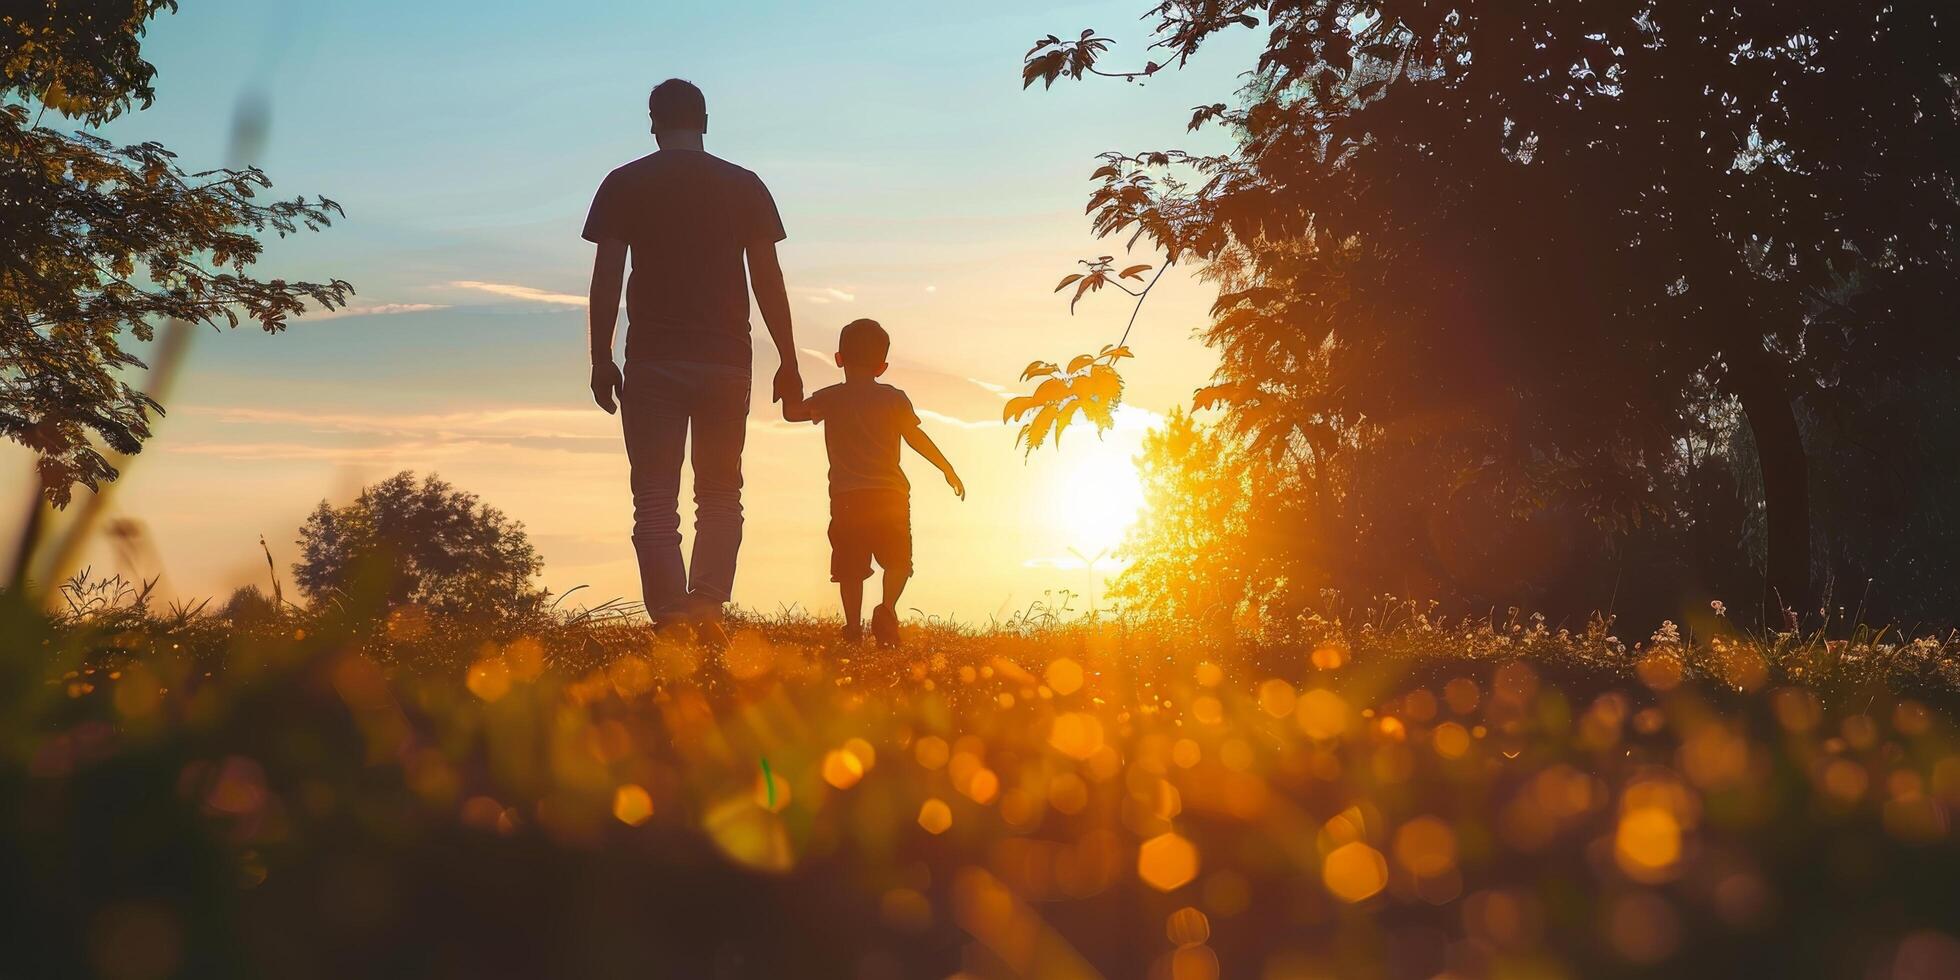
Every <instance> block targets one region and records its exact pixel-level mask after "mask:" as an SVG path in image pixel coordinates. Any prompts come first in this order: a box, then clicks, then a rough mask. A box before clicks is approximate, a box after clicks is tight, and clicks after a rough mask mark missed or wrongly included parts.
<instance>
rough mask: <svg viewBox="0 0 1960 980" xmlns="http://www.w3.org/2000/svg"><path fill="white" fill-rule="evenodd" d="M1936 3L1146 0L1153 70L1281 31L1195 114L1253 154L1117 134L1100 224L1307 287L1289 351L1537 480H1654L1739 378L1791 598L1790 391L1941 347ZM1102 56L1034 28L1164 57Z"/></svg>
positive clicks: (1048, 62) (1950, 61)
mask: <svg viewBox="0 0 1960 980" xmlns="http://www.w3.org/2000/svg"><path fill="white" fill-rule="evenodd" d="M1942 7H1943V5H1942V4H1939V3H1936V2H1931V0H1912V2H1902V3H1895V4H1889V5H1886V6H1885V7H1883V8H1879V9H1872V8H1869V7H1867V6H1864V5H1857V4H1843V5H1836V6H1829V5H1768V4H1746V5H1730V6H1704V5H1700V4H1695V3H1690V2H1686V0H1647V2H1640V3H1634V4H1627V5H1616V4H1605V5H1601V4H1529V5H1517V4H1502V3H1495V2H1478V0H1466V2H1460V3H1455V4H1448V5H1445V4H1437V3H1434V2H1433V0H1384V2H1379V3H1368V4H1363V3H1352V2H1340V0H1309V2H1252V0H1213V2H1202V3H1197V2H1182V0H1170V2H1165V3H1162V4H1159V5H1158V6H1157V7H1155V8H1153V10H1152V14H1154V15H1155V16H1156V17H1157V18H1158V22H1157V25H1156V28H1155V33H1156V42H1155V44H1154V45H1153V47H1158V48H1163V49H1166V50H1167V51H1168V52H1169V54H1170V56H1169V57H1167V58H1165V59H1164V62H1165V64H1167V65H1181V64H1183V63H1184V62H1185V61H1186V60H1188V59H1189V58H1190V57H1191V56H1192V55H1193V54H1194V53H1195V52H1196V51H1197V50H1198V48H1199V46H1200V45H1201V44H1202V43H1203V42H1204V41H1205V40H1206V39H1208V38H1210V37H1212V36H1214V35H1216V34H1217V33H1218V32H1220V31H1223V30H1227V29H1232V28H1235V27H1240V26H1245V27H1254V26H1258V25H1259V24H1260V23H1261V21H1262V19H1263V21H1264V23H1265V25H1266V26H1267V28H1268V30H1269V35H1268V40H1267V43H1266V45H1265V50H1264V51H1263V53H1262V54H1261V55H1260V57H1259V59H1258V62H1257V64H1256V65H1255V66H1254V68H1253V74H1252V78H1253V80H1252V82H1251V83H1250V84H1249V85H1248V86H1247V88H1246V90H1245V92H1244V97H1243V99H1242V100H1241V102H1240V104H1239V105H1237V106H1236V107H1230V106H1227V105H1226V104H1225V103H1218V104H1214V105H1210V106H1201V107H1199V108H1198V109H1197V110H1196V111H1195V113H1194V116H1193V119H1192V126H1193V128H1196V127H1198V126H1201V125H1204V124H1207V123H1222V124H1225V125H1227V126H1230V127H1231V128H1232V130H1233V132H1234V134H1235V136H1236V144H1237V145H1236V147H1235V148H1234V150H1233V151H1231V152H1229V153H1226V154H1221V155H1217V156H1211V157H1194V156H1189V155H1185V154H1180V153H1177V152H1175V151H1155V152H1149V153H1142V154H1112V155H1109V156H1107V157H1106V158H1105V165H1104V166H1103V167H1102V168H1101V169H1099V170H1098V171H1097V175H1096V178H1095V179H1096V180H1097V181H1098V182H1099V185H1098V187H1097V188H1096V191H1095V193H1094V195H1093V196H1092V198H1091V210H1093V211H1095V212H1096V217H1095V227H1096V229H1097V230H1098V231H1099V232H1101V233H1104V234H1123V233H1128V234H1131V235H1133V236H1136V237H1142V238H1148V239H1149V240H1150V241H1152V242H1153V243H1155V244H1156V245H1158V246H1159V247H1160V248H1163V249H1164V250H1165V251H1166V253H1167V255H1168V256H1169V258H1170V259H1171V260H1173V261H1175V260H1177V259H1179V258H1186V257H1188V258H1191V259H1197V260H1204V261H1208V262H1213V263H1216V262H1218V261H1220V260H1221V259H1223V260H1226V261H1227V262H1228V263H1231V264H1235V265H1236V266H1237V268H1238V269H1239V270H1240V271H1241V272H1242V274H1243V284H1244V285H1245V286H1246V289H1245V290H1242V291H1240V293H1239V295H1237V296H1231V295H1229V294H1228V297H1227V300H1228V301H1224V302H1222V303H1221V306H1222V307H1223V309H1222V310H1221V313H1223V314H1226V315H1230V314H1231V313H1232V312H1233V311H1234V310H1235V309H1237V308H1238V307H1241V306H1245V305H1248V304H1251V305H1259V304H1265V305H1266V307H1267V308H1269V309H1270V308H1271V307H1272V306H1273V304H1274V303H1276V302H1283V301H1288V300H1301V301H1304V302H1301V303H1299V304H1297V305H1300V306H1304V307H1308V308H1309V309H1308V311H1307V315H1306V316H1304V317H1301V318H1299V319H1297V320H1295V321H1294V322H1295V324H1296V326H1297V328H1298V329H1299V330H1300V332H1301V333H1302V336H1301V337H1300V338H1299V340H1298V341H1297V342H1296V343H1295V345H1294V346H1295V347H1297V348H1303V349H1316V345H1317V344H1328V345H1332V346H1333V347H1335V348H1340V347H1345V349H1346V350H1347V351H1348V352H1349V354H1350V355H1351V356H1350V357H1349V358H1348V361H1349V363H1350V365H1351V366H1362V368H1361V370H1359V371H1358V373H1357V374H1356V375H1354V377H1355V378H1357V379H1372V378H1379V377H1382V376H1384V375H1386V374H1387V373H1388V370H1387V367H1386V365H1388V364H1401V365H1405V366H1406V373H1405V376H1404V383H1403V384H1401V385H1399V386H1391V387H1389V388H1384V389H1372V388H1369V387H1368V386H1366V385H1357V384H1349V383H1347V381H1348V380H1349V379H1348V377H1345V376H1340V375H1336V379H1335V380H1336V382H1337V384H1336V385H1335V386H1334V387H1335V388H1336V389H1337V390H1339V391H1342V392H1345V393H1346V394H1347V395H1349V396H1352V397H1350V398H1348V399H1347V400H1348V402H1349V403H1350V404H1354V405H1359V406H1362V407H1363V409H1364V410H1363V411H1361V412H1359V413H1358V414H1357V416H1356V417H1359V418H1367V419H1372V420H1373V421H1374V422H1376V423H1379V424H1381V425H1383V426H1385V427H1387V428H1389V429H1395V428H1396V427H1397V426H1398V424H1399V423H1401V422H1403V421H1405V420H1408V419H1434V418H1437V417H1438V413H1439V412H1445V411H1446V412H1448V413H1449V414H1450V415H1452V416H1456V417H1459V418H1461V417H1468V418H1469V419H1471V420H1473V421H1472V425H1471V427H1470V430H1471V432H1472V434H1473V435H1474V436H1475V437H1476V438H1473V439H1472V440H1471V444H1472V445H1473V446H1474V444H1475V442H1476V441H1477V439H1478V438H1483V437H1485V436H1495V437H1496V439H1497V442H1496V443H1495V444H1494V445H1492V446H1491V447H1489V448H1490V449H1491V450H1494V452H1486V453H1482V454H1481V458H1486V459H1493V460H1496V461H1498V462H1499V463H1500V464H1501V471H1500V475H1502V476H1503V477H1504V479H1505V482H1509V483H1513V484H1517V485H1518V486H1519V487H1520V489H1521V490H1522V491H1523V492H1522V493H1521V494H1519V497H1520V499H1523V500H1526V501H1529V500H1530V499H1531V498H1533V497H1536V496H1542V494H1543V490H1544V488H1546V487H1552V488H1558V487H1560V486H1574V485H1576V486H1578V487H1579V488H1581V490H1582V491H1584V490H1586V488H1594V489H1596V488H1598V487H1601V486H1605V485H1607V484H1609V483H1611V482H1614V481H1620V482H1623V483H1625V484H1627V485H1629V486H1631V487H1633V488H1634V489H1635V490H1638V491H1643V492H1644V491H1645V490H1647V489H1649V488H1653V487H1655V486H1656V485H1657V483H1658V482H1659V481H1658V480H1657V479H1656V475H1657V474H1660V473H1663V472H1665V471H1667V470H1668V469H1670V468H1674V469H1678V468H1679V463H1678V460H1673V459H1670V457H1672V456H1675V455H1677V453H1678V449H1679V447H1680V446H1681V445H1682V444H1684V443H1685V442H1687V441H1690V440H1692V439H1695V438H1698V437H1699V434H1700V433H1702V432H1703V431H1704V430H1705V426H1706V421H1707V420H1706V417H1705V414H1698V413H1701V412H1702V411H1703V403H1702V402H1701V401H1700V400H1699V399H1697V398H1696V397H1694V394H1695V393H1696V392H1697V390H1698V389H1706V390H1708V391H1711V392H1712V393H1713V394H1714V395H1716V396H1718V397H1719V398H1725V399H1732V400H1734V401H1736V402H1738V403H1739V404H1740V407H1741V409H1742V412H1743V413H1744V418H1745V419H1746V422H1747V425H1748V428H1749V430H1750V432H1751V435H1752V437H1753V442H1754V444H1755V446H1756V448H1757V452H1758V456H1759V458H1760V461H1761V462H1760V475H1761V485H1762V488H1763V500H1764V504H1765V510H1766V512H1767V515H1768V520H1767V549H1766V564H1767V575H1766V580H1767V582H1766V584H1767V586H1768V588H1769V589H1770V591H1771V593H1772V594H1773V597H1774V598H1775V599H1777V600H1780V601H1781V602H1782V603H1783V604H1785V605H1794V606H1804V605H1805V604H1806V600H1807V599H1808V598H1809V596H1810V563H1811V546H1810V538H1811V532H1810V527H1809V522H1810V508H1809V501H1808V497H1809V492H1810V475H1809V473H1808V456H1807V454H1806V451H1805V446H1804V444H1803V439H1802V433H1801V429H1800V426H1799V424H1798V421H1797V418H1798V414H1797V408H1796V403H1797V402H1798V401H1799V400H1800V399H1805V398H1808V397H1809V396H1811V395H1813V394H1815V393H1816V392H1817V391H1818V390H1819V389H1821V388H1826V387H1829V386H1833V385H1856V384H1858V383H1860V382H1861V381H1863V380H1866V379H1869V378H1870V377H1872V376H1873V374H1874V373H1875V372H1876V371H1879V370H1882V369H1883V368H1882V367H1881V365H1886V364H1896V363H1897V362H1898V361H1899V360H1901V359H1907V360H1910V359H1927V358H1931V359H1934V360H1936V361H1938V362H1939V363H1941V364H1942V365H1943V366H1945V367H1949V368H1950V367H1951V365H1952V364H1953V363H1954V358H1955V351H1956V348H1955V341H1954V339H1953V337H1952V332H1951V331H1950V330H1945V331H1942V330H1940V329H1938V328H1936V327H1934V326H1933V325H1934V324H1936V323H1937V322H1939V320H1940V317H1939V316H1938V311H1940V310H1946V311H1947V312H1948V313H1949V314H1950V311H1951V309H1952V307H1953V293H1952V290H1953V288H1954V287H1953V275H1952V274H1953V260H1954V253H1955V248H1956V227H1960V192H1956V185H1955V181H1954V177H1953V169H1952V164H1951V159H1950V155H1951V147H1952V146H1954V145H1960V89H1957V88H1956V85H1957V84H1960V83H1957V82H1956V58H1960V27H1956V24H1955V19H1954V18H1952V17H1950V16H1946V17H1942V16H1941V15H1942V14H1943V13H1945V11H1943V10H1942V9H1941V8H1942ZM1091 42H1102V43H1100V44H1097V43H1091ZM1107 47H1108V45H1107V42H1106V41H1102V39H1100V38H1096V37H1094V36H1093V35H1087V36H1085V37H1084V38H1083V39H1081V40H1077V41H1061V40H1059V39H1056V38H1053V37H1051V38H1048V39H1044V41H1042V42H1040V43H1038V44H1037V45H1036V47H1035V49H1034V50H1033V51H1031V52H1030V53H1029V55H1028V58H1027V65H1028V66H1029V68H1030V69H1033V68H1035V67H1036V66H1040V70H1038V71H1035V70H1029V71H1027V72H1026V73H1025V74H1024V82H1032V81H1033V80H1034V79H1035V78H1042V79H1044V80H1047V81H1052V80H1053V79H1054V78H1056V77H1059V76H1060V75H1062V74H1067V75H1069V76H1071V77H1081V76H1082V75H1084V74H1085V73H1087V74H1110V75H1116V76H1119V77H1132V78H1147V77H1148V76H1149V75H1151V74H1154V73H1155V72H1156V71H1157V70H1159V66H1158V65H1157V64H1156V62H1154V61H1153V62H1152V63H1151V64H1149V65H1146V66H1145V68H1144V69H1142V70H1140V71H1138V72H1129V73H1126V72H1108V71H1104V70H1103V69H1101V68H1099V67H1097V61H1098V59H1099V58H1100V57H1101V56H1102V55H1103V54H1104V52H1105V49H1106V48H1107ZM1058 52H1059V56H1058ZM1053 66H1059V67H1058V68H1056V70H1054V71H1050V70H1049V68H1050V67H1053ZM1180 170H1181V171H1182V172H1183V173H1184V174H1185V175H1184V176H1176V177H1174V176H1172V175H1173V174H1174V173H1176V172H1178V171H1180ZM1136 237H1133V238H1132V241H1135V240H1136ZM1302 249H1304V250H1305V252H1306V255H1305V261H1304V265H1305V267H1306V268H1304V269H1302V268H1300V266H1301V265H1302V261H1301V254H1300V253H1301V250H1302ZM1289 265H1291V266H1293V268H1288V266H1289ZM1303 273H1304V274H1303ZM1289 279H1290V280H1293V282H1294V284H1296V285H1297V284H1298V283H1300V282H1302V281H1304V282H1306V283H1307V284H1309V288H1308V289H1306V290H1300V289H1294V290H1293V291H1292V292H1290V293H1289V292H1288V290H1289V289H1292V288H1293V287H1292V286H1290V285H1289V284H1288V283H1287V282H1286V281H1285V280H1289ZM1316 307H1317V308H1316ZM1281 315H1282V316H1286V315H1289V314H1281ZM1223 322H1224V321H1223V320H1222V319H1221V323H1223ZM1588 368H1590V370H1588ZM1226 380H1227V381H1230V380H1232V379H1230V378H1227V379H1226ZM1248 393H1249V392H1248V391H1247V390H1246V389H1245V388H1243V387H1240V388H1238V389H1235V390H1228V391H1226V392H1223V393H1221V394H1222V395H1225V396H1229V395H1232V394H1248ZM1376 395H1379V397H1375V396H1376ZM1370 400H1372V401H1374V402H1375V404H1373V405H1369V404H1367V403H1368V402H1369V401H1370ZM1221 401H1222V403H1224V404H1228V405H1232V406H1234V411H1241V410H1243V408H1244V405H1242V404H1241V403H1237V402H1233V401H1231V400H1230V398H1229V397H1222V398H1221ZM1273 441H1274V442H1275V443H1278V442H1282V441H1284V440H1278V439H1275V440H1273ZM1473 455H1478V454H1475V453H1473ZM1517 477H1529V479H1527V480H1518V479H1516V478H1517ZM1547 477H1550V479H1549V480H1548V479H1547ZM1640 495H1643V494H1636V496H1640ZM1613 509H1614V508H1612V507H1605V508H1600V511H1601V512H1602V513H1606V512H1609V511H1611V510H1613ZM1622 509H1623V508H1622ZM1639 513H1640V510H1639V509H1638V508H1636V509H1634V510H1633V511H1632V514H1633V515H1635V516H1637V515H1638V514H1639Z"/></svg>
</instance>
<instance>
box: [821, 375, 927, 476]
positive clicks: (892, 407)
mask: <svg viewBox="0 0 1960 980" xmlns="http://www.w3.org/2000/svg"><path fill="white" fill-rule="evenodd" d="M804 405H805V406H806V407H808V408H809V410H810V416H811V417H812V418H814V419H816V420H817V421H819V422H822V423H823V446H824V450H825V451H826V452H828V453H829V455H830V495H831V496H832V497H836V496H839V495H841V494H846V493H854V492H857V491H860V490H896V491H898V492H900V493H906V492H908V491H910V490H911V489H912V484H911V483H909V482H907V481H906V479H905V471H904V470H901V469H899V466H898V444H899V440H901V439H902V438H904V436H905V433H906V432H908V431H910V430H911V429H914V428H917V427H918V425H919V416H918V414H917V413H915V412H913V411H912V400H911V399H910V398H907V397H905V392H902V391H900V390H898V389H897V388H894V387H892V386H891V385H888V384H880V383H878V382H876V381H857V382H850V381H847V382H845V383H843V384H835V385H831V386H830V387H828V388H823V389H820V390H818V391H816V392H814V393H813V394H811V395H810V397H809V398H806V399H804Z"/></svg>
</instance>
